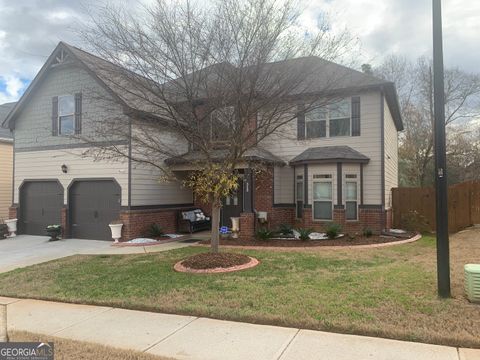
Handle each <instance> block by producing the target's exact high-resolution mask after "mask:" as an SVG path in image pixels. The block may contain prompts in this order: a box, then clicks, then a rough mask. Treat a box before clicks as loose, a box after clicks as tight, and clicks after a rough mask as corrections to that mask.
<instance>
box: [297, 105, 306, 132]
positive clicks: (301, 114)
mask: <svg viewBox="0 0 480 360" xmlns="http://www.w3.org/2000/svg"><path fill="white" fill-rule="evenodd" d="M297 139H298V140H303V139H305V111H304V105H303V104H302V105H298V111H297Z"/></svg>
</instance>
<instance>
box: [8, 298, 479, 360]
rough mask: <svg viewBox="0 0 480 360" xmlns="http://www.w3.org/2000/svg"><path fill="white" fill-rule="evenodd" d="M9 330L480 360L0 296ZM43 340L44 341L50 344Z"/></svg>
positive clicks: (103, 340)
mask: <svg viewBox="0 0 480 360" xmlns="http://www.w3.org/2000/svg"><path fill="white" fill-rule="evenodd" d="M0 304H4V305H7V317H8V321H7V323H8V329H9V331H12V330H23V331H29V332H33V333H38V334H45V335H54V336H57V337H62V338H68V339H74V340H83V341H88V342H93V343H99V344H104V345H109V346H113V347H117V348H124V349H132V350H137V351H142V352H146V353H150V354H154V355H162V356H165V357H172V358H175V359H189V360H194V359H195V360H197V359H198V360H217V359H218V360H225V359H229V360H235V359H238V360H245V359H258V360H263V359H268V360H270V359H271V360H298V359H302V360H317V359H321V360H351V359H356V360H364V359H365V360H366V359H369V360H371V359H376V360H412V359H415V360H422V359H432V360H433V359H435V360H479V359H480V350H470V349H457V348H454V347H447V346H437V345H428V344H421V343H413V342H406V341H396V340H387V339H380V338H372V337H365V336H353V335H342V334H333V333H327V332H321V331H311V330H300V329H293V328H284V327H276V326H265V325H255V324H246V323H238V322H232V321H221V320H213V319H206V318H198V317H193V316H180V315H168V314H159V313H151V312H142V311H133V310H124V309H116V308H111V307H101V306H88V305H75V304H64V303H56V302H47V301H38V300H19V299H12V298H1V297H0ZM47 339H48V338H47Z"/></svg>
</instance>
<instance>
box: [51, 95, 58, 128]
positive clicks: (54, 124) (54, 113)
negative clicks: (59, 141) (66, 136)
mask: <svg viewBox="0 0 480 360" xmlns="http://www.w3.org/2000/svg"><path fill="white" fill-rule="evenodd" d="M57 135H58V96H54V97H53V98H52V136H57Z"/></svg>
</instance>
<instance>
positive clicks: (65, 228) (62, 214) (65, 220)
mask: <svg viewBox="0 0 480 360" xmlns="http://www.w3.org/2000/svg"><path fill="white" fill-rule="evenodd" d="M60 217H61V220H60V221H61V224H60V225H62V238H66V237H67V236H68V234H70V228H69V223H68V208H67V207H66V206H63V207H62V210H61V212H60Z"/></svg>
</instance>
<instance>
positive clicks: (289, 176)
mask: <svg viewBox="0 0 480 360" xmlns="http://www.w3.org/2000/svg"><path fill="white" fill-rule="evenodd" d="M301 171H302V174H303V168H302V169H301ZM293 172H294V170H293V168H292V167H290V166H288V165H287V166H282V167H280V166H275V167H274V169H273V173H274V178H273V179H274V184H273V186H274V204H293V203H294V202H295V200H294V198H293V197H294V183H293Z"/></svg>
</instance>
